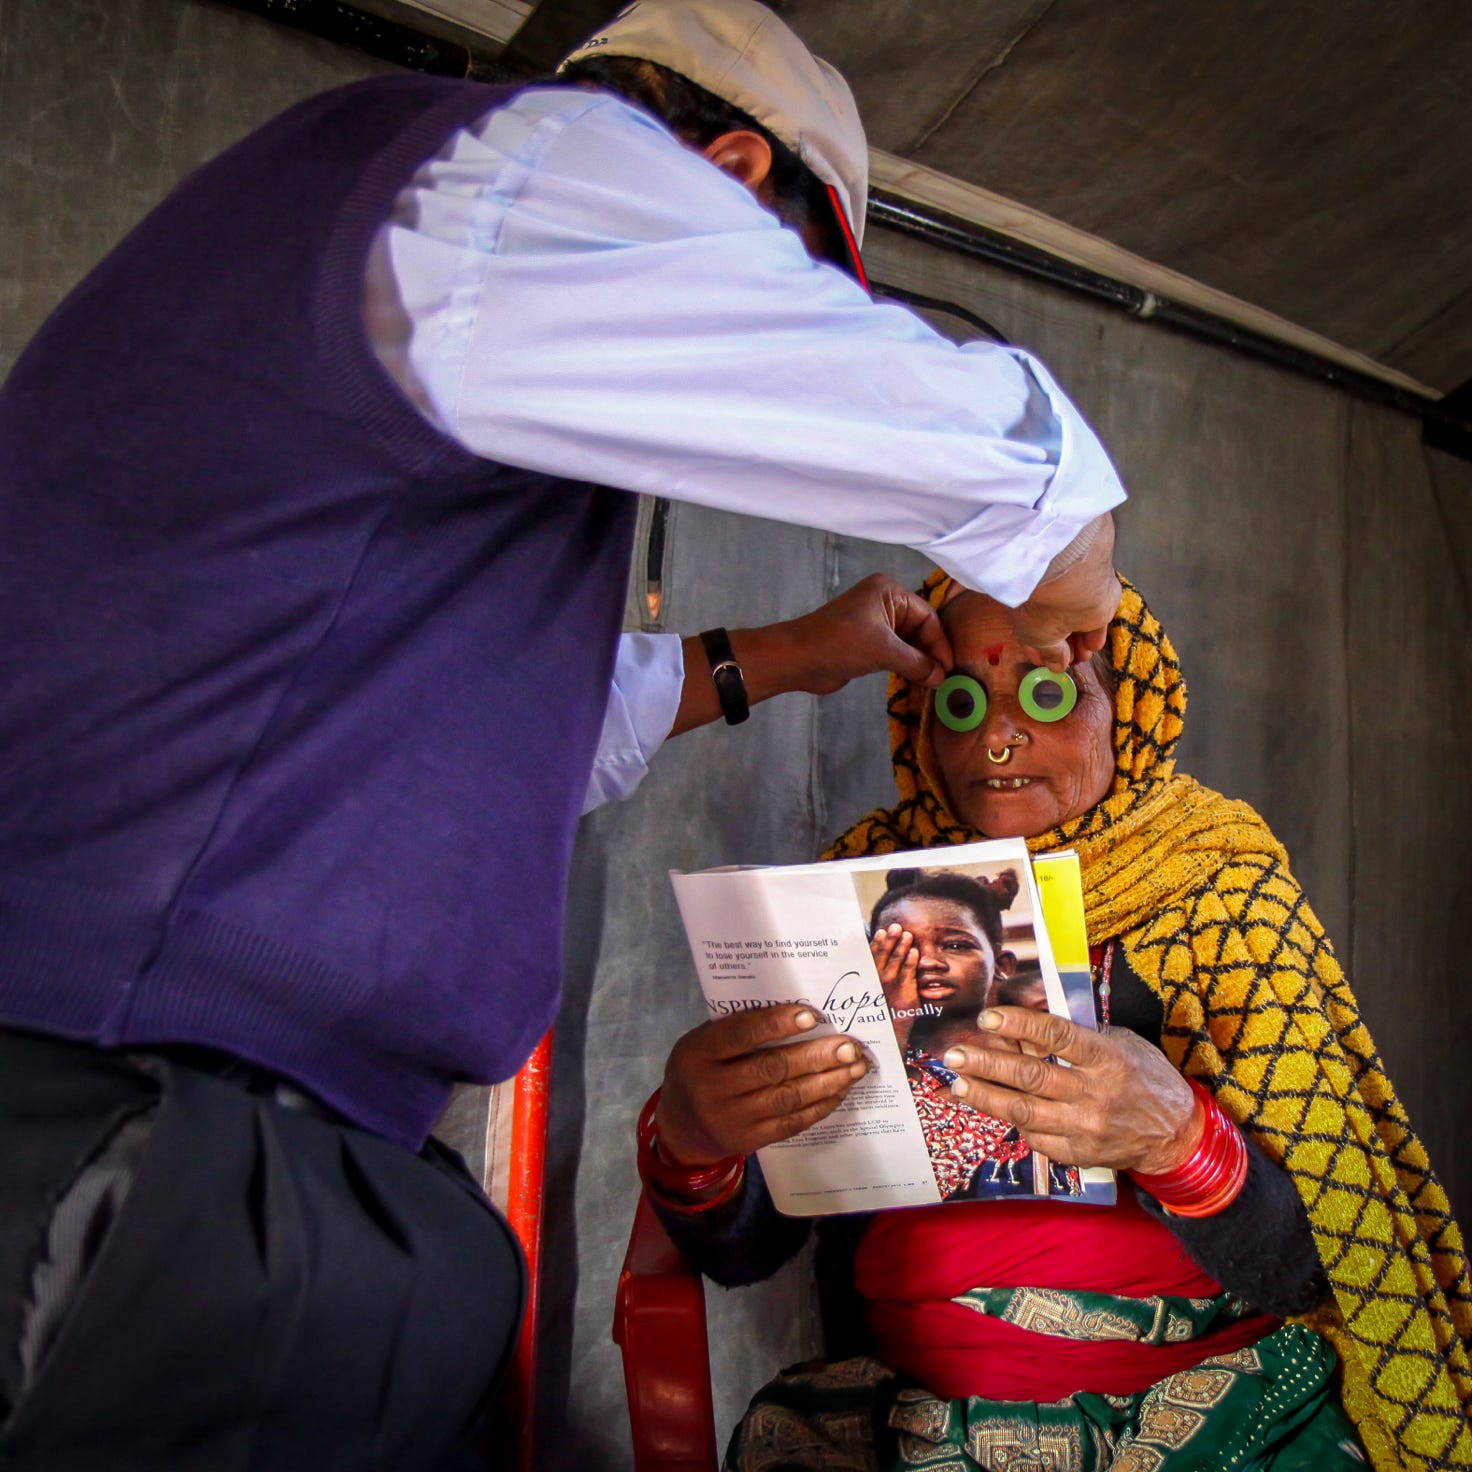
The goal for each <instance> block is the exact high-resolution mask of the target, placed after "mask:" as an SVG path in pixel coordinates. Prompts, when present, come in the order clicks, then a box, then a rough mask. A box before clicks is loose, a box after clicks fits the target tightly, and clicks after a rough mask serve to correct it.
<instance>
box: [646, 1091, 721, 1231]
mask: <svg viewBox="0 0 1472 1472" xmlns="http://www.w3.org/2000/svg"><path fill="white" fill-rule="evenodd" d="M659 1095H660V1090H659V1089H656V1090H655V1091H654V1092H653V1093H652V1094H651V1095H650V1096H649V1101H648V1103H646V1104H645V1105H644V1107H643V1109H641V1110H640V1111H639V1179H640V1180H641V1181H643V1183H644V1189H645V1190H646V1191H648V1192H649V1193H650V1194H651V1195H652V1196H654V1197H655V1198H656V1199H657V1200H658V1201H659V1202H660V1204H661V1205H663V1206H667V1207H670V1208H672V1209H673V1210H675V1211H691V1212H694V1211H710V1210H712V1209H713V1208H715V1207H717V1206H724V1205H725V1204H726V1202H728V1201H729V1200H730V1199H731V1198H732V1197H733V1196H735V1194H736V1192H737V1191H738V1190H739V1189H740V1188H741V1183H742V1181H744V1180H745V1179H746V1160H745V1158H744V1157H742V1156H740V1155H728V1156H727V1157H726V1158H725V1159H724V1160H717V1161H715V1162H713V1163H712V1164H710V1165H696V1166H682V1165H671V1164H670V1162H669V1161H667V1160H663V1159H661V1157H660V1154H659V1131H658V1130H657V1129H655V1127H654V1117H655V1114H656V1113H657V1112H658V1110H659ZM711 1190H714V1191H715V1195H714V1196H708V1197H704V1198H703V1199H702V1193H703V1192H705V1191H711Z"/></svg>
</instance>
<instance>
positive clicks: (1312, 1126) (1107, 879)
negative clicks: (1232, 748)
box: [825, 573, 1472, 1472]
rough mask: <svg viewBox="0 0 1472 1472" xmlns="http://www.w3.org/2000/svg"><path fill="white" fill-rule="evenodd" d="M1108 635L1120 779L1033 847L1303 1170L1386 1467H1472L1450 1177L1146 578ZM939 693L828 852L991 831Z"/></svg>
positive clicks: (966, 839) (1172, 1044)
mask: <svg viewBox="0 0 1472 1472" xmlns="http://www.w3.org/2000/svg"><path fill="white" fill-rule="evenodd" d="M1121 581H1122V582H1123V579H1121ZM949 588H950V582H949V579H947V578H946V577H945V575H944V574H942V573H936V574H933V575H932V576H931V577H930V578H929V579H928V580H927V581H926V583H925V585H924V588H923V589H922V590H921V591H922V592H923V593H924V594H925V595H926V596H927V597H928V598H929V600H930V602H931V603H932V604H934V605H935V606H936V607H939V606H940V605H941V603H942V602H943V601H944V600H945V597H946V595H947V593H948V591H949ZM1107 648H1108V654H1109V659H1110V662H1111V664H1112V666H1113V669H1114V673H1115V680H1116V684H1117V689H1116V694H1115V702H1114V755H1115V775H1114V782H1113V785H1112V786H1111V788H1110V790H1109V792H1108V793H1107V794H1106V796H1105V797H1104V799H1103V801H1102V802H1100V803H1099V804H1098V805H1097V806H1096V807H1094V808H1092V809H1091V810H1090V811H1089V812H1087V813H1085V814H1084V815H1083V816H1082V817H1080V818H1075V819H1072V820H1070V821H1069V822H1067V823H1064V824H1063V825H1061V826H1060V827H1058V828H1054V829H1052V830H1050V831H1049V832H1047V833H1043V834H1039V835H1038V836H1037V837H1036V838H1031V839H1029V840H1028V846H1029V848H1031V849H1032V850H1033V851H1034V852H1038V851H1046V850H1049V849H1057V848H1072V849H1074V850H1076V851H1077V853H1078V855H1079V861H1080V864H1081V866H1082V870H1083V883H1084V909H1085V917H1086V920H1087V924H1088V932H1089V939H1090V941H1091V942H1093V943H1100V942H1103V941H1105V940H1108V939H1111V938H1116V939H1117V940H1118V941H1119V943H1120V944H1121V945H1122V946H1123V948H1124V954H1125V957H1126V959H1127V960H1128V962H1129V964H1130V965H1131V966H1132V967H1133V969H1134V971H1135V972H1136V974H1137V975H1139V976H1140V977H1141V979H1142V980H1143V981H1144V982H1145V983H1146V984H1147V985H1148V986H1149V987H1150V988H1151V989H1152V990H1153V991H1155V992H1156V993H1157V994H1158V995H1159V997H1160V999H1161V1002H1162V1004H1163V1006H1164V1013H1165V1023H1164V1027H1163V1029H1162V1036H1161V1046H1162V1047H1163V1048H1164V1049H1165V1052H1166V1054H1167V1056H1168V1057H1169V1058H1170V1059H1171V1061H1172V1062H1173V1063H1174V1064H1176V1066H1177V1067H1178V1068H1180V1069H1181V1070H1182V1071H1183V1072H1185V1073H1186V1074H1188V1075H1190V1076H1191V1077H1194V1078H1198V1079H1200V1080H1201V1082H1202V1083H1204V1084H1206V1085H1207V1086H1208V1087H1209V1088H1211V1089H1212V1090H1213V1091H1214V1092H1215V1094H1216V1095H1217V1097H1218V1098H1219V1099H1220V1100H1221V1101H1222V1103H1223V1105H1224V1106H1225V1107H1226V1108H1227V1110H1228V1111H1229V1112H1230V1113H1231V1115H1232V1117H1233V1118H1234V1119H1236V1120H1237V1122H1238V1123H1239V1124H1240V1125H1241V1126H1242V1128H1243V1130H1244V1131H1246V1133H1247V1134H1248V1135H1250V1136H1251V1137H1252V1139H1254V1140H1256V1141H1257V1143H1258V1144H1259V1145H1260V1146H1261V1147H1262V1148H1263V1150H1264V1151H1266V1153H1267V1154H1268V1155H1270V1156H1271V1157H1272V1158H1273V1159H1274V1160H1277V1161H1279V1162H1280V1163H1281V1164H1282V1165H1283V1167H1284V1169H1285V1170H1287V1172H1288V1174H1289V1175H1290V1176H1291V1177H1292V1179H1293V1183H1294V1185H1295V1186H1296V1187H1297V1188H1298V1192H1299V1194H1300V1196H1301V1197H1302V1198H1303V1203H1304V1206H1305V1207H1306V1208H1307V1211H1308V1216H1309V1221H1310V1223H1311V1225H1312V1227H1313V1231H1314V1238H1315V1241H1316V1242H1317V1245H1318V1249H1319V1255H1320V1257H1321V1259H1322V1261H1323V1264H1324V1269H1325V1272H1326V1273H1327V1275H1328V1277H1329V1281H1330V1283H1331V1284H1332V1286H1333V1289H1334V1296H1335V1303H1334V1306H1333V1307H1332V1308H1329V1309H1326V1310H1324V1311H1323V1312H1322V1313H1321V1314H1319V1315H1317V1316H1315V1318H1314V1319H1313V1320H1312V1323H1313V1326H1314V1327H1315V1328H1316V1329H1318V1330H1319V1331H1320V1332H1322V1333H1323V1334H1325V1335H1326V1336H1327V1337H1328V1338H1329V1339H1330V1341H1331V1342H1332V1343H1333V1345H1334V1347H1335V1349H1336V1350H1337V1351H1338V1353H1339V1356H1340V1360H1341V1362H1342V1364H1343V1373H1344V1383H1343V1395H1344V1405H1345V1409H1346V1410H1347V1411H1348V1413H1349V1415H1350V1416H1351V1418H1352V1419H1353V1420H1354V1422H1355V1424H1356V1426H1357V1427H1358V1429H1359V1432H1360V1436H1361V1438H1362V1439H1363V1441H1364V1444H1365V1448H1366V1450H1367V1451H1368V1452H1369V1454H1370V1458H1371V1461H1372V1462H1373V1464H1374V1466H1375V1467H1376V1468H1377V1469H1378V1472H1398V1469H1402V1468H1404V1469H1421V1468H1426V1469H1432V1468H1435V1469H1442V1468H1465V1469H1472V1429H1469V1424H1468V1418H1469V1414H1472V1372H1469V1368H1468V1346H1469V1341H1472V1283H1469V1280H1468V1271H1467V1257H1466V1254H1465V1252H1464V1250H1463V1244H1462V1234H1461V1231H1460V1230H1459V1228H1458V1226H1457V1224H1456V1222H1455V1221H1454V1220H1453V1219H1452V1215H1451V1208H1450V1206H1449V1204H1448V1202H1447V1198H1446V1194H1445V1192H1444V1191H1443V1190H1442V1188H1441V1185H1440V1183H1439V1182H1438V1181H1437V1179H1436V1177H1435V1175H1434V1174H1433V1172H1432V1170H1431V1166H1430V1163H1429V1162H1428V1160H1427V1158H1426V1152H1425V1150H1424V1148H1423V1147H1422V1145H1421V1142H1420V1141H1419V1140H1418V1139H1417V1138H1416V1135H1415V1133H1414V1132H1413V1131H1412V1129H1411V1126H1410V1122H1409V1120H1408V1119H1407V1117H1406V1114H1405V1111H1404V1109H1402V1107H1401V1105H1400V1102H1399V1101H1398V1100H1397V1098H1396V1096H1395V1090H1394V1089H1393V1088H1392V1087H1391V1083H1390V1080H1389V1079H1388V1078H1387V1077H1386V1076H1385V1070H1384V1067H1383V1065H1382V1064H1381V1062H1380V1059H1379V1056H1378V1055H1377V1054H1376V1052H1375V1046H1374V1044H1373V1042H1372V1041H1371V1039H1370V1035H1369V1033H1368V1032H1367V1031H1366V1029H1365V1025H1364V1023H1363V1022H1362V1021H1361V1020H1360V1015H1359V1008H1358V1006H1357V1004H1356V1002H1355V999H1354V996H1353V994H1352V993H1351V992H1350V989H1349V985H1348V983H1347V982H1346V981H1345V979H1344V974H1343V972H1342V971H1341V970H1340V968H1339V963H1338V962H1337V961H1336V960H1335V958H1334V953H1333V950H1332V949H1331V947H1330V945H1329V941H1328V939H1327V937H1326V936H1325V935H1324V932H1323V928H1322V927H1321V926H1320V924H1319V922H1318V919H1317V917H1316V916H1315V915H1314V913H1313V911H1312V910H1311V909H1310V908H1309V906H1308V903H1307V901H1306V900H1305V899H1304V897H1303V892H1302V891H1301V890H1300V889H1299V887H1298V884H1297V882H1296V881H1295V880H1294V878H1293V876H1292V875H1291V874H1290V873H1289V872H1288V862H1287V855H1286V854H1285V853H1284V851H1283V848H1282V846H1281V845H1280V844H1279V843H1278V841H1277V839H1275V838H1274V837H1273V835H1272V833H1271V831H1270V830H1269V829H1268V826H1267V824H1266V823H1264V822H1263V820H1262V819H1261V818H1260V817H1259V816H1258V815H1257V813H1256V812H1254V811H1253V809H1252V808H1251V807H1249V806H1248V805H1247V804H1246V803H1244V802H1236V801H1232V800H1230V799H1228V798H1225V797H1223V796H1221V794H1219V793H1216V792H1212V791H1211V790H1209V789H1208V788H1205V787H1202V786H1201V785H1200V784H1199V783H1198V782H1196V781H1195V780H1193V779H1192V778H1190V777H1187V776H1183V775H1177V774H1176V773H1175V762H1174V751H1175V746H1176V742H1177V741H1178V740H1179V737H1180V733H1181V723H1182V719H1183V717H1184V715H1185V710H1186V687H1185V682H1184V681H1183V680H1182V678H1181V671H1180V665H1179V662H1178V661H1177V658H1176V653H1175V650H1174V649H1173V648H1172V647H1171V644H1170V641H1169V640H1168V639H1167V638H1166V636H1165V634H1164V632H1163V630H1162V629H1161V627H1160V624H1159V623H1158V622H1157V620H1156V619H1155V617H1154V615H1153V614H1151V612H1150V610H1149V609H1148V608H1147V607H1146V606H1145V603H1144V600H1143V599H1142V598H1141V597H1140V595H1139V593H1138V592H1136V591H1135V589H1134V588H1133V587H1132V586H1131V585H1130V584H1129V583H1128V582H1124V596H1123V601H1122V602H1121V604H1120V609H1119V613H1118V614H1117V615H1116V617H1115V619H1114V622H1113V623H1112V624H1111V625H1110V629H1109V642H1108V646H1107ZM930 695H931V692H930V691H929V690H928V689H926V688H924V687H921V686H916V685H911V684H910V683H909V682H908V681H905V680H902V679H899V678H898V677H896V678H894V679H892V680H891V682H890V692H889V721H890V742H891V750H892V754H893V758H894V770H895V783H896V786H897V787H898V789H899V802H898V803H897V804H896V805H895V806H894V807H893V808H883V809H880V810H878V811H876V812H873V813H870V814H869V815H868V817H866V818H863V819H861V820H860V821H859V822H858V823H856V824H855V825H854V826H853V827H852V828H850V829H849V830H848V832H846V833H845V834H843V836H842V837H840V838H839V839H838V840H837V841H836V842H835V843H834V844H833V846H832V848H830V849H829V851H828V853H827V854H826V855H825V857H828V858H849V857H853V856H856V855H859V854H876V853H892V852H895V851H896V850H899V849H911V848H934V847H940V846H943V845H947V844H953V843H970V842H974V841H976V840H977V839H979V838H982V837H984V836H985V835H983V834H981V833H979V832H977V831H976V830H975V829H972V828H970V827H968V826H967V825H966V824H965V823H964V822H962V821H961V820H960V819H959V818H958V817H957V816H956V815H955V814H954V813H953V812H952V811H951V808H950V805H949V802H948V799H947V797H946V791H945V784H944V782H943V781H942V779H941V776H940V773H939V769H938V767H937V766H936V762H935V756H934V748H933V746H932V744H931V740H930V721H931V710H932V706H933V702H932V700H931V698H930Z"/></svg>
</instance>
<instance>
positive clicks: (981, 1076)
mask: <svg viewBox="0 0 1472 1472" xmlns="http://www.w3.org/2000/svg"><path fill="white" fill-rule="evenodd" d="M980 1027H981V1030H982V1031H983V1032H984V1033H986V1034H987V1035H988V1036H992V1037H998V1038H1010V1039H1012V1040H1013V1041H1014V1042H1016V1043H1018V1044H1020V1045H1021V1047H1022V1049H1023V1051H1022V1052H1020V1053H1011V1052H1003V1051H998V1050H993V1049H990V1048H980V1047H972V1046H969V1045H967V1046H962V1047H955V1048H950V1049H948V1050H947V1051H946V1055H945V1060H944V1061H945V1065H946V1067H947V1068H953V1069H955V1070H956V1073H957V1075H958V1077H957V1079H956V1082H955V1083H954V1084H953V1085H952V1086H951V1087H952V1091H953V1092H954V1093H955V1094H956V1095H957V1096H958V1097H959V1098H962V1099H964V1100H965V1101H966V1102H967V1103H968V1104H970V1105H971V1106H972V1107H973V1108H975V1109H979V1110H981V1112H982V1113H983V1114H990V1115H994V1116H995V1117H996V1118H997V1119H1005V1120H1007V1121H1008V1122H1009V1123H1011V1124H1015V1125H1016V1126H1017V1128H1018V1130H1019V1131H1020V1132H1021V1134H1022V1138H1023V1139H1024V1140H1026V1141H1027V1143H1028V1144H1029V1145H1031V1146H1032V1148H1033V1149H1034V1150H1038V1151H1041V1152H1042V1153H1043V1154H1044V1155H1047V1156H1048V1157H1050V1158H1051V1159H1053V1160H1057V1161H1060V1162H1062V1163H1063V1164H1065V1165H1105V1166H1109V1167H1110V1168H1111V1169H1114V1170H1138V1171H1144V1172H1146V1173H1147V1174H1156V1173H1159V1172H1162V1171H1168V1170H1172V1169H1174V1168H1175V1167H1176V1166H1177V1165H1179V1164H1180V1163H1181V1162H1182V1161H1183V1160H1185V1159H1186V1158H1187V1156H1189V1155H1190V1153H1191V1151H1192V1150H1193V1149H1195V1147H1196V1143H1197V1139H1198V1138H1199V1135H1200V1128H1199V1121H1198V1119H1197V1115H1196V1104H1195V1096H1194V1095H1193V1094H1192V1092H1191V1088H1190V1085H1189V1084H1187V1082H1186V1080H1185V1079H1184V1078H1182V1077H1181V1075H1180V1073H1179V1072H1177V1070H1176V1068H1175V1066H1174V1065H1173V1064H1172V1063H1171V1062H1170V1060H1169V1059H1168V1058H1167V1057H1166V1056H1165V1054H1164V1053H1162V1052H1161V1051H1160V1050H1159V1049H1158V1048H1152V1047H1151V1046H1150V1044H1149V1043H1147V1042H1146V1041H1145V1040H1144V1039H1143V1038H1141V1037H1138V1036H1136V1034H1134V1033H1132V1032H1130V1031H1128V1030H1127V1029H1124V1028H1106V1029H1105V1030H1104V1031H1103V1032H1093V1031H1092V1030H1090V1029H1089V1028H1085V1027H1079V1026H1078V1025H1077V1024H1076V1023H1073V1022H1070V1021H1069V1020H1068V1019H1067V1018H1066V1017H1058V1016H1056V1015H1054V1014H1053V1013H1051V1012H1039V1011H1036V1010H1035V1009H1033V1008H1031V1007H989V1008H988V1009H987V1010H986V1011H985V1012H983V1013H982V1014H981V1021H980ZM1053 1058H1063V1059H1066V1060H1067V1061H1068V1062H1069V1063H1070V1064H1071V1065H1072V1066H1071V1067H1069V1068H1063V1067H1061V1066H1060V1065H1059V1064H1058V1063H1056V1062H1053V1061H1051V1060H1052V1059H1053Z"/></svg>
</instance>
